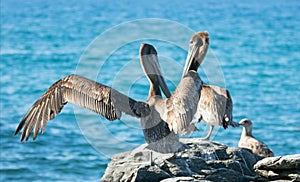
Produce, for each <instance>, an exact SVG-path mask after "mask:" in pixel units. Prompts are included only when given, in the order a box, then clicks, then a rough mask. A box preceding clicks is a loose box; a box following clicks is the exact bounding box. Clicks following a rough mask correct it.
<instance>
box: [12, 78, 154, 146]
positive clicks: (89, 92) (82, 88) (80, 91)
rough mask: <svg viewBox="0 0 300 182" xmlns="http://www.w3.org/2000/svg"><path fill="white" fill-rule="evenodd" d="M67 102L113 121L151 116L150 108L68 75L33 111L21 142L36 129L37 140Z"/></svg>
mask: <svg viewBox="0 0 300 182" xmlns="http://www.w3.org/2000/svg"><path fill="white" fill-rule="evenodd" d="M67 102H71V103H73V104H76V105H79V106H82V107H85V108H87V109H90V110H92V111H94V112H95V113H98V114H100V115H102V116H103V117H105V118H106V119H108V120H110V121H113V120H116V119H120V117H121V113H122V112H124V113H126V114H129V115H131V116H135V117H144V116H147V115H148V114H149V113H150V108H149V106H148V104H146V103H144V102H137V101H135V100H133V99H131V98H130V97H127V96H126V95H124V94H122V93H120V92H118V91H116V90H114V89H112V88H110V87H108V86H105V85H103V84H100V83H97V82H95V81H92V80H90V79H87V78H85V77H82V76H78V75H74V74H72V75H69V76H67V77H64V78H62V79H61V80H59V81H57V82H56V83H54V84H53V85H52V86H51V87H50V88H49V89H48V90H47V91H46V92H45V93H44V94H43V95H42V96H41V97H40V98H39V99H38V100H37V101H36V102H35V103H34V104H33V106H32V107H31V109H30V110H29V111H28V112H27V114H26V115H25V117H24V118H23V119H22V120H21V122H20V124H19V126H18V127H17V129H16V131H15V135H17V134H18V133H19V132H20V131H21V130H22V128H23V133H22V135H21V139H20V140H21V141H23V140H25V141H27V140H28V138H29V136H30V134H31V133H32V131H33V129H34V135H33V139H34V140H35V139H36V137H37V135H38V132H39V130H40V128H41V132H42V133H43V132H44V130H45V128H46V125H47V122H48V120H49V119H50V120H52V119H53V118H54V117H55V116H56V115H57V114H58V113H60V111H61V110H62V108H63V107H64V105H65V104H66V103H67Z"/></svg>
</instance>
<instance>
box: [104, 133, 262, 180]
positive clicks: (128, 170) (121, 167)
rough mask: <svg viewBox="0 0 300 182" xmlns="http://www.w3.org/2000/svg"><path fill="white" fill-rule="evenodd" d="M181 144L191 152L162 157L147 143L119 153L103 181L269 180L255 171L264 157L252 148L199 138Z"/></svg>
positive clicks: (184, 140)
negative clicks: (251, 149)
mask: <svg viewBox="0 0 300 182" xmlns="http://www.w3.org/2000/svg"><path fill="white" fill-rule="evenodd" d="M181 142H182V143H184V144H186V145H187V146H188V149H185V150H184V151H181V152H176V153H167V154H162V153H157V152H154V151H152V150H149V149H147V145H146V144H144V145H141V146H140V147H138V148H137V149H135V150H133V151H129V152H124V153H121V154H117V155H115V156H114V157H113V158H112V161H111V162H110V163H109V164H108V167H107V169H106V171H105V174H104V176H103V177H102V179H101V181H163V182H181V181H182V182H183V181H266V180H265V179H264V178H261V177H260V176H259V175H257V174H256V172H255V171H254V170H253V165H254V164H255V163H256V162H257V161H259V160H260V159H261V157H258V156H256V155H254V154H253V153H252V152H251V151H250V150H248V149H242V148H237V147H228V146H226V145H223V144H220V143H216V142H212V141H202V140H199V139H182V140H181Z"/></svg>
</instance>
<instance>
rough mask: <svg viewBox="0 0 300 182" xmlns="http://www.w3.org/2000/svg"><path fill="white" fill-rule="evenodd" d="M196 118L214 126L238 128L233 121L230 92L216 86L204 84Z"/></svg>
mask: <svg viewBox="0 0 300 182" xmlns="http://www.w3.org/2000/svg"><path fill="white" fill-rule="evenodd" d="M195 117H196V118H201V119H202V121H203V122H205V123H206V124H209V125H213V126H223V127H224V128H227V127H228V125H231V126H233V127H236V126H238V125H237V124H236V123H234V122H233V121H232V99H231V96H230V94H229V91H228V90H227V89H225V88H221V87H218V86H214V85H208V84H203V86H202V89H201V98H200V101H199V103H198V108H197V112H196V114H195Z"/></svg>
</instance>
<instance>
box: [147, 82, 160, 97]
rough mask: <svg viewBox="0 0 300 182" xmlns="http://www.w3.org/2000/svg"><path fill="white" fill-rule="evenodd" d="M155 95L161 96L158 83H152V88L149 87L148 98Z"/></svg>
mask: <svg viewBox="0 0 300 182" xmlns="http://www.w3.org/2000/svg"><path fill="white" fill-rule="evenodd" d="M154 96H161V92H160V89H159V86H158V84H153V83H150V89H149V94H148V100H149V99H150V98H151V97H154Z"/></svg>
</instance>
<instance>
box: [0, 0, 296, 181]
mask: <svg viewBox="0 0 300 182" xmlns="http://www.w3.org/2000/svg"><path fill="white" fill-rule="evenodd" d="M299 11H300V3H299V2H298V1H297V0H291V1H288V2H286V1H283V0H280V1H276V2H274V1H256V0H255V1H252V2H251V4H248V3H246V2H242V1H237V0H236V1H231V2H230V3H229V2H228V1H223V0H221V1H209V2H204V1H202V2H198V1H187V2H183V1H164V2H156V3H154V2H147V1H141V2H138V3H136V2H133V1H120V2H118V3H116V2H110V3H109V2H106V1H98V0H90V1H85V2H83V1H76V0H71V1H63V2H61V1H56V0H54V1H47V2H41V1H37V0H33V1H20V0H2V1H1V11H0V12H1V52H0V56H1V57H0V60H1V61H0V71H1V75H0V76H1V77H0V84H1V91H0V97H1V105H0V129H1V132H0V144H1V149H0V150H1V151H0V153H1V163H0V165H1V166H0V167H1V168H0V181H62V180H64V181H98V180H99V179H100V178H101V176H102V175H103V173H104V171H105V168H106V165H107V163H108V162H109V161H110V157H111V156H112V155H113V154H116V153H119V152H124V151H127V150H131V149H133V148H134V147H136V146H138V145H140V144H142V143H144V139H143V135H142V132H141V130H140V127H139V122H138V120H137V119H134V118H131V117H127V116H124V118H122V120H121V121H114V122H108V121H106V120H105V119H103V118H102V117H100V116H98V115H96V114H93V113H92V112H90V111H88V110H85V109H83V108H79V107H77V106H74V105H72V104H67V105H66V106H65V108H64V109H63V111H62V112H61V114H59V115H58V116H57V117H56V118H55V119H54V120H52V121H49V123H48V126H47V128H46V131H45V133H44V134H43V135H39V136H38V138H37V140H36V141H34V142H33V141H32V139H30V140H29V141H28V142H27V143H20V142H19V138H18V137H14V136H13V133H14V130H15V129H16V127H17V125H18V123H19V121H20V120H21V119H22V117H23V116H24V115H25V113H26V112H27V111H28V109H29V108H30V107H31V105H32V104H33V103H34V102H35V100H36V99H38V98H39V97H40V96H41V95H42V94H43V92H45V91H46V90H47V88H48V87H49V86H50V85H51V84H52V83H54V82H55V81H57V80H58V79H60V78H62V77H64V76H67V75H68V74H71V73H80V74H82V75H86V76H90V77H91V78H92V77H93V79H95V80H97V81H99V82H101V83H103V84H107V85H109V86H113V87H114V88H116V89H118V90H120V91H121V92H123V93H125V94H128V95H129V96H131V97H133V98H134V99H138V100H145V99H146V98H147V94H148V82H147V79H146V78H145V77H144V76H143V75H142V70H141V67H140V65H139V62H138V51H139V45H140V43H142V42H149V43H152V44H153V45H155V46H156V48H157V50H158V54H159V55H161V57H160V61H161V67H162V70H163V73H164V75H166V78H167V80H168V85H169V87H170V89H171V90H172V91H173V90H174V89H175V87H176V84H177V83H178V81H179V80H180V76H181V71H182V67H183V65H184V61H185V57H186V50H185V48H187V45H188V39H189V37H190V36H191V34H190V35H188V32H189V31H187V29H189V30H190V31H192V32H193V31H204V30H206V31H208V32H209V33H210V50H211V51H212V52H211V53H210V55H211V56H212V57H213V59H214V60H217V63H218V65H217V66H216V67H213V68H214V69H208V70H206V71H207V72H205V69H204V70H203V69H201V70H199V73H200V75H201V76H202V78H203V79H204V81H206V82H209V83H212V84H213V83H215V82H214V81H215V80H214V79H210V78H211V77H210V76H207V75H209V74H212V75H216V74H217V72H218V71H220V70H221V72H220V75H219V77H218V78H219V79H218V80H217V81H216V84H220V85H222V86H226V88H227V89H229V91H230V93H231V96H232V98H233V102H234V110H233V114H234V120H236V121H239V120H240V119H242V118H244V117H248V118H249V119H251V120H252V121H253V124H254V126H253V134H254V135H255V136H256V137H257V138H259V139H261V140H263V141H264V142H265V143H266V144H267V145H268V146H269V147H270V148H271V149H272V150H273V151H274V152H275V154H276V155H287V154H293V153H300V147H299V146H300V141H299V136H300V76H299V70H300V62H299V61H300V17H299ZM144 18H147V19H144ZM148 18H155V19H150V20H151V21H150V22H152V23H153V24H151V26H150V27H147V26H146V25H145V26H141V25H144V24H143V22H144V23H145V22H147V21H149V19H148ZM143 19H144V20H143ZM136 20H139V21H140V22H142V23H141V24H139V25H138V26H133V25H132V26H125V28H124V27H123V28H122V29H120V31H119V32H118V33H119V34H118V35H117V36H116V34H114V35H115V36H116V37H114V36H108V35H106V34H105V32H110V31H111V30H112V29H114V28H116V27H118V26H120V24H121V27H122V25H124V23H125V22H130V21H136ZM162 21H167V22H169V23H168V24H164V25H162V24H160V22H162ZM176 23H178V24H177V25H176ZM169 24H170V26H169ZM125 25H127V24H126V23H125ZM130 25H131V24H130ZM172 26H175V27H172ZM176 26H178V27H186V29H185V30H186V31H181V29H180V28H177V27H176ZM138 32H139V35H140V34H141V32H155V33H156V34H157V36H158V37H159V36H162V37H160V38H157V39H155V38H156V37H151V36H148V34H146V33H145V35H144V37H139V38H140V39H131V40H130V41H129V42H128V41H127V42H126V40H127V39H128V38H132V35H137V34H138ZM104 34H105V35H106V36H101V35H104ZM98 36H100V38H104V39H103V40H102V39H100V38H99V39H98V40H97V39H95V38H96V37H98ZM142 36H143V35H142ZM133 37H134V36H133ZM174 37H175V39H176V40H177V39H178V40H179V42H180V43H183V47H181V44H179V43H178V44H176V45H175V44H174V43H172V42H171V41H167V40H173V39H174ZM116 41H120V42H121V43H120V44H119V46H118V47H114V45H115V42H116ZM122 41H123V42H122ZM185 43H186V47H185V45H184V44H185ZM89 45H90V46H89ZM93 46H94V47H93ZM97 46H98V47H97ZM104 50H106V51H111V52H105V51H104ZM105 55H109V56H108V57H105ZM101 60H102V61H103V60H105V62H104V63H103V64H102V65H101V66H100V65H99V62H101ZM205 64H207V65H209V64H212V63H211V62H209V61H205ZM95 65H97V66H95ZM215 72H216V73H215ZM218 81H220V82H218ZM198 127H199V129H200V131H199V132H196V133H193V134H192V135H190V136H187V137H201V136H203V135H204V134H205V132H206V131H207V127H206V126H205V125H202V124H199V125H198ZM240 133H241V128H229V129H227V130H223V129H222V128H219V129H218V130H216V131H215V133H214V134H213V140H215V141H218V142H221V143H225V144H227V145H229V146H237V144H238V140H239V138H240Z"/></svg>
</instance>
